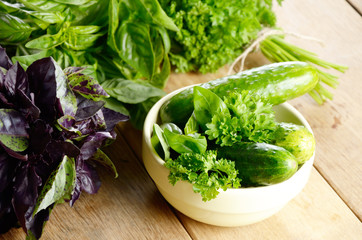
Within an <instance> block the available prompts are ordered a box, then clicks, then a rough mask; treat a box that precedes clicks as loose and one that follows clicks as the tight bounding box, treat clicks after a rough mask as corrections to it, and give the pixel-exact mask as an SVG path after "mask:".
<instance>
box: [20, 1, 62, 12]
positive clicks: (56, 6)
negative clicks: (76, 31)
mask: <svg viewBox="0 0 362 240" xmlns="http://www.w3.org/2000/svg"><path fill="white" fill-rule="evenodd" d="M18 1H19V2H21V3H22V4H24V5H25V6H26V7H27V8H30V9H32V10H36V11H39V12H63V11H64V9H65V8H66V7H67V5H65V4H61V3H57V2H56V1H51V0H18Z"/></svg>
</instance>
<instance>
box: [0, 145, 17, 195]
mask: <svg viewBox="0 0 362 240" xmlns="http://www.w3.org/2000/svg"><path fill="white" fill-rule="evenodd" d="M18 164H19V161H17V160H16V159H14V158H11V157H10V156H9V155H8V154H7V153H6V152H5V151H3V150H0V183H1V184H0V195H1V192H3V191H4V189H5V188H7V187H8V186H9V184H10V183H11V181H12V179H13V177H14V175H15V168H16V167H17V165H18Z"/></svg>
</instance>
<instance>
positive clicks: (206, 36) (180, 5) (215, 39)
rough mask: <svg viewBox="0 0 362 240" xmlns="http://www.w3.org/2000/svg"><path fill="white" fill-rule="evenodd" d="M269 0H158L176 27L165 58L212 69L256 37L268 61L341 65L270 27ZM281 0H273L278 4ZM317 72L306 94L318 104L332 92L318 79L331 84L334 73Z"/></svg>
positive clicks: (181, 66)
mask: <svg viewBox="0 0 362 240" xmlns="http://www.w3.org/2000/svg"><path fill="white" fill-rule="evenodd" d="M272 2H273V1H272V0H256V1H254V0H243V1H236V0H230V1H210V0H207V1H200V0H198V1H195V0H187V1H184V0H182V1H181V0H160V3H161V5H162V7H163V9H164V10H165V12H166V13H167V14H168V15H169V16H170V17H171V18H172V19H173V21H174V22H175V24H176V26H177V27H178V28H179V31H177V32H169V35H170V38H171V43H172V45H171V51H170V59H171V62H172V64H173V65H175V66H176V71H180V72H189V71H200V72H201V73H207V72H215V71H216V70H218V69H219V68H220V67H222V66H224V65H225V64H230V63H232V62H234V61H235V59H238V58H239V57H238V56H240V55H245V53H248V52H249V50H251V49H249V48H250V47H252V46H253V45H254V43H256V42H259V40H260V44H257V46H259V47H260V50H261V52H262V53H263V54H264V55H265V56H266V57H267V58H268V59H269V60H270V61H272V62H287V61H305V62H309V63H311V64H315V65H318V66H320V67H322V68H326V69H328V68H334V69H336V70H338V71H340V72H344V71H345V70H346V69H347V68H346V67H344V66H340V65H337V64H333V63H330V62H327V61H324V60H322V59H320V58H318V57H317V56H316V54H314V53H312V52H309V51H307V50H304V49H301V48H299V47H297V46H295V45H292V44H290V43H287V42H286V41H285V40H283V38H284V35H285V33H284V32H283V31H281V30H278V31H277V30H274V28H276V17H275V14H274V12H273V10H272ZM281 2H282V0H278V3H279V4H281ZM269 28H270V32H271V31H274V33H273V34H271V35H270V36H269V37H266V38H264V36H263V35H265V34H264V32H265V30H267V29H269ZM277 32H278V33H277ZM246 55H247V54H246ZM246 55H245V56H246ZM245 56H244V58H245ZM239 70H240V69H239ZM239 70H238V71H239ZM241 70H242V69H241ZM241 70H240V71H241ZM319 77H320V79H321V83H319V84H318V86H317V88H316V89H315V90H314V91H313V92H311V93H310V95H311V96H312V97H313V99H314V100H315V101H316V102H318V103H319V104H322V103H323V102H324V101H325V100H326V99H332V94H331V93H330V92H329V91H328V90H327V89H326V88H325V87H323V85H322V83H324V84H326V85H328V86H330V87H332V88H335V87H336V86H337V85H338V81H337V79H338V77H337V76H334V75H332V74H330V73H327V72H324V71H322V70H319Z"/></svg>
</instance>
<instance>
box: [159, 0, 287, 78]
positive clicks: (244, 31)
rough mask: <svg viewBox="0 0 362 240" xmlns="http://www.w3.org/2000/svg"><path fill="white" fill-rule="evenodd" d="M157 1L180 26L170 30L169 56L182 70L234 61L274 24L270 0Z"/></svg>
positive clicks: (202, 69) (212, 67) (210, 68)
mask: <svg viewBox="0 0 362 240" xmlns="http://www.w3.org/2000/svg"><path fill="white" fill-rule="evenodd" d="M278 2H279V3H281V0H279V1H278ZM160 3H161V6H162V7H163V9H164V10H165V12H166V13H167V14H168V15H169V16H170V17H171V18H172V19H173V21H174V22H175V24H176V26H177V27H178V28H179V29H180V31H178V32H170V37H171V40H172V47H171V54H170V58H171V61H172V63H173V64H174V65H175V66H176V67H177V70H178V71H181V72H189V71H193V70H198V71H200V72H202V73H207V72H214V71H216V70H217V69H219V68H220V67H222V66H224V65H225V64H228V63H231V62H232V61H234V59H235V58H236V57H238V56H239V55H240V54H241V53H242V52H243V49H244V48H245V47H246V46H247V45H248V44H249V43H250V42H251V41H253V40H254V39H256V38H257V36H258V33H259V32H260V31H261V30H262V29H263V28H264V27H274V26H275V23H276V18H275V14H274V12H273V11H272V1H271V0H257V1H254V0H242V1H240V0H229V1H211V0H206V1H200V0H198V1H195V0H186V1H185V0H160Z"/></svg>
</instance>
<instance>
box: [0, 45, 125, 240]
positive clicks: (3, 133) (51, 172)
mask: <svg viewBox="0 0 362 240" xmlns="http://www.w3.org/2000/svg"><path fill="white" fill-rule="evenodd" d="M81 71H82V69H80V68H73V67H71V68H68V69H65V70H64V71H63V70H62V69H61V68H60V66H59V65H58V64H57V63H56V62H55V61H54V60H53V59H52V58H50V57H47V58H43V59H40V60H37V61H35V62H33V63H32V64H30V66H29V67H28V68H27V70H26V71H25V70H24V69H23V68H22V67H21V65H20V64H19V63H18V62H17V63H16V64H12V62H11V61H10V59H9V57H8V56H7V54H6V52H5V49H4V48H1V47H0V182H1V184H0V233H4V232H6V231H8V230H9V229H10V228H12V227H14V226H18V224H20V225H21V227H22V228H23V229H24V231H25V232H26V233H27V237H28V238H29V239H38V238H40V236H41V234H42V229H43V226H44V224H45V221H47V220H48V217H49V214H50V212H51V210H52V209H53V208H54V206H55V205H56V204H57V203H61V202H64V201H69V203H70V205H71V206H72V205H73V204H74V202H75V201H76V200H77V199H78V198H79V196H80V194H81V192H82V191H85V192H87V193H90V194H93V193H96V192H97V191H98V189H99V187H100V180H99V177H98V175H97V172H96V170H95V168H94V166H95V165H94V163H95V162H96V161H100V162H101V163H102V164H105V165H107V166H108V167H111V168H112V169H113V170H114V171H115V174H117V173H116V170H115V167H114V165H113V163H112V161H111V160H110V159H109V158H108V157H107V156H106V155H105V154H104V153H103V152H102V151H101V150H100V147H102V146H104V145H105V144H106V143H108V142H109V141H110V140H112V139H115V135H116V134H115V132H114V131H113V128H114V126H115V124H116V123H117V122H119V121H125V120H128V116H125V115H122V114H120V113H116V112H114V111H112V110H110V109H107V108H105V107H103V106H104V103H105V102H104V101H102V100H103V99H105V98H107V97H108V94H106V92H105V91H104V90H103V89H102V87H101V86H100V85H99V84H98V83H97V82H96V81H94V79H93V78H91V77H89V76H87V75H84V74H82V73H81Z"/></svg>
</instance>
